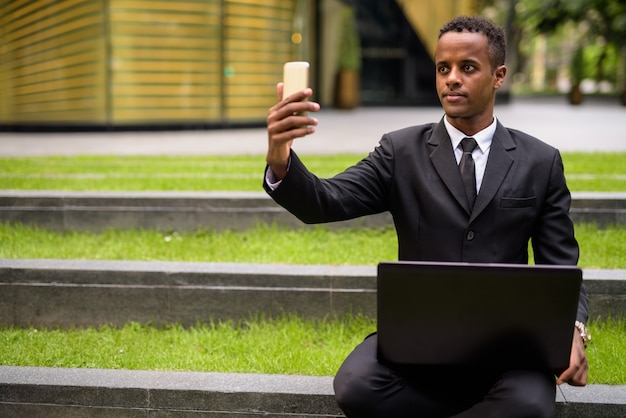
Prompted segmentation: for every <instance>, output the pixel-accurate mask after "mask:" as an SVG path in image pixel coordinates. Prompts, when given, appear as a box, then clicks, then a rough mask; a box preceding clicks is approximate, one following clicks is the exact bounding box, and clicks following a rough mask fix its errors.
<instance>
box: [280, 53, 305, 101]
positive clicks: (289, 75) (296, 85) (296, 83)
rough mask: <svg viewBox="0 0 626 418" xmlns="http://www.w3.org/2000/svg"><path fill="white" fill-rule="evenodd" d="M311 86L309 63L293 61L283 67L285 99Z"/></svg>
mask: <svg viewBox="0 0 626 418" xmlns="http://www.w3.org/2000/svg"><path fill="white" fill-rule="evenodd" d="M307 87H309V63H308V62H306V61H292V62H287V63H285V66H284V67H283V99H286V98H287V97H289V96H291V95H292V94H294V93H296V92H298V91H300V90H303V89H305V88H307Z"/></svg>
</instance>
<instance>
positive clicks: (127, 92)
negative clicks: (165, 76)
mask: <svg viewBox="0 0 626 418" xmlns="http://www.w3.org/2000/svg"><path fill="white" fill-rule="evenodd" d="M112 93H113V95H114V96H115V97H116V98H124V97H132V96H134V97H140V98H143V99H145V100H153V99H152V98H153V97H155V96H157V97H161V98H163V97H171V98H172V100H178V99H180V98H181V97H183V98H184V97H199V96H205V97H208V98H209V99H212V98H217V97H219V93H220V86H219V85H218V84H213V85H211V84H196V85H191V84H188V85H183V84H181V83H178V84H173V85H172V84H170V85H151V84H145V85H142V84H116V85H115V87H114V88H113V92H112ZM116 104H117V103H116Z"/></svg>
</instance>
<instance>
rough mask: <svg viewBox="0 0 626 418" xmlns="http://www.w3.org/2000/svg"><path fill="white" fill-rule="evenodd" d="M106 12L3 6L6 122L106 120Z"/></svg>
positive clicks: (68, 6) (42, 1) (39, 4)
mask: <svg viewBox="0 0 626 418" xmlns="http://www.w3.org/2000/svg"><path fill="white" fill-rule="evenodd" d="M102 6H103V3H102V2H99V1H90V0H66V1H49V0H36V1H29V2H24V1H6V2H5V4H3V9H2V10H3V12H4V13H2V16H1V18H0V24H1V25H2V30H1V32H0V33H1V41H2V49H1V51H2V55H1V56H0V61H2V62H3V67H2V68H3V70H2V71H3V74H2V80H3V84H4V85H7V86H8V87H7V88H6V89H4V90H2V93H1V94H2V96H3V98H2V101H3V103H5V104H4V105H3V106H6V108H5V109H6V110H4V111H3V113H2V115H1V117H2V121H3V122H7V121H8V122H13V123H16V122H32V123H37V124H41V123H59V122H70V123H97V122H104V121H105V120H106V61H105V44H104V37H103V34H104V18H103V16H104V14H103V13H102V12H103V10H102Z"/></svg>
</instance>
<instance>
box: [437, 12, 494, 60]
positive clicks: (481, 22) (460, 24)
mask: <svg viewBox="0 0 626 418" xmlns="http://www.w3.org/2000/svg"><path fill="white" fill-rule="evenodd" d="M464 31H467V32H476V33H482V34H484V35H485V36H486V37H487V46H488V48H489V59H490V61H491V67H492V68H493V69H494V70H495V69H496V67H499V66H500V65H504V61H505V59H506V36H505V34H504V30H503V29H502V28H501V27H500V26H498V25H496V24H495V23H493V22H492V21H491V20H489V19H487V18H484V17H481V16H459V17H456V18H454V19H452V20H451V21H449V22H448V23H446V24H445V25H443V27H442V28H441V30H440V31H439V39H441V37H442V36H443V35H444V34H446V33H448V32H464Z"/></svg>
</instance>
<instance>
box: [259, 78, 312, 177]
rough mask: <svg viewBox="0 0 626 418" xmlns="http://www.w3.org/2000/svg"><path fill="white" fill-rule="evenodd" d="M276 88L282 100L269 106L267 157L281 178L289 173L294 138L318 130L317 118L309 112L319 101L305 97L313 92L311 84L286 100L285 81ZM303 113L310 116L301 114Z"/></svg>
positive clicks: (266, 159) (271, 167)
mask: <svg viewBox="0 0 626 418" xmlns="http://www.w3.org/2000/svg"><path fill="white" fill-rule="evenodd" d="M276 92H277V94H278V100H279V102H278V104H276V105H275V106H273V107H272V108H271V109H270V110H269V114H268V116H267V135H268V146H267V155H266V156H265V161H266V162H267V165H268V166H269V167H270V169H271V170H272V172H273V173H274V177H275V179H276V180H282V179H283V178H284V177H285V176H286V175H287V165H288V163H289V155H290V151H291V144H292V143H293V140H294V139H296V138H301V137H304V136H306V135H310V134H312V133H314V132H315V126H316V125H317V119H315V118H312V117H310V116H308V113H307V112H317V111H318V110H319V109H320V105H319V104H318V103H316V102H310V101H307V100H305V99H307V98H308V97H310V96H311V95H312V94H313V91H312V90H311V89H310V88H306V89H304V90H302V91H299V92H297V93H294V94H292V95H291V96H289V97H287V98H285V99H284V100H283V99H282V97H283V83H278V85H277V86H276ZM302 114H307V116H299V115H302Z"/></svg>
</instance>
